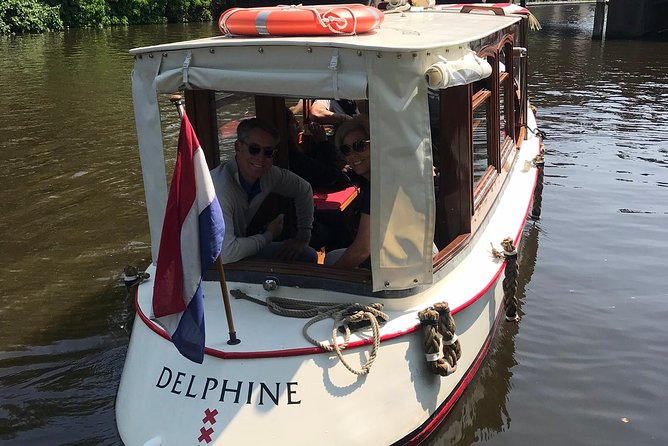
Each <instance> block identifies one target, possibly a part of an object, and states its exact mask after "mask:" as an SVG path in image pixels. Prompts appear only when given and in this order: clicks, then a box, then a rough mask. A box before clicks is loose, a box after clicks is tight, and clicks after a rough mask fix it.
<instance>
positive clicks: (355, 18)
mask: <svg viewBox="0 0 668 446" xmlns="http://www.w3.org/2000/svg"><path fill="white" fill-rule="evenodd" d="M382 22H383V13H382V12H381V11H380V10H378V9H376V8H374V7H372V6H365V5H359V4H350V5H319V6H301V5H299V6H295V5H292V6H273V7H265V8H232V9H228V10H227V11H225V12H224V13H223V14H221V16H220V19H219V20H218V28H220V31H221V32H222V33H223V34H226V35H238V36H328V35H333V34H348V35H350V34H359V33H365V32H369V31H371V30H373V29H375V28H377V27H378V26H380V24H381V23H382Z"/></svg>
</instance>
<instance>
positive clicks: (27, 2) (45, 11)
mask: <svg viewBox="0 0 668 446" xmlns="http://www.w3.org/2000/svg"><path fill="white" fill-rule="evenodd" d="M214 1H216V2H217V3H216V5H217V6H218V7H219V8H220V6H221V5H222V4H224V3H230V0H227V1H225V0H214ZM232 2H235V0H232ZM45 3H47V4H45ZM211 7H212V5H211V0H0V33H1V34H5V33H10V32H41V31H46V30H51V29H62V28H63V25H64V26H68V27H69V26H71V27H75V28H86V27H91V26H114V25H139V24H147V23H166V22H170V23H179V22H202V21H210V20H211V17H212V16H211V9H210V8H211ZM216 17H217V15H216Z"/></svg>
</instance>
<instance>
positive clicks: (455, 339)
mask: <svg viewBox="0 0 668 446" xmlns="http://www.w3.org/2000/svg"><path fill="white" fill-rule="evenodd" d="M457 339H459V338H458V337H457V335H456V334H453V335H452V339H450V340H449V341H443V345H453V344H454V343H455V342H457Z"/></svg>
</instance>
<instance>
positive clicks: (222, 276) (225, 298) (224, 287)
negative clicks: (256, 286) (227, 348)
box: [169, 94, 241, 345]
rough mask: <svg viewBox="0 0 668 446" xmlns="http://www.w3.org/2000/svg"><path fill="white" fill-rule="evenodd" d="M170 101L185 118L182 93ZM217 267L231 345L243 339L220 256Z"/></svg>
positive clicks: (174, 95) (173, 96)
mask: <svg viewBox="0 0 668 446" xmlns="http://www.w3.org/2000/svg"><path fill="white" fill-rule="evenodd" d="M169 101H170V102H171V103H172V104H174V105H175V106H176V110H177V111H178V112H179V118H183V112H184V110H183V103H182V102H181V95H178V94H173V95H172V96H171V97H170V98H169ZM216 267H217V268H218V275H219V276H220V290H221V291H222V293H223V305H225V317H226V318H227V329H228V332H229V334H230V339H229V340H228V341H227V343H228V344H229V345H237V344H238V343H240V342H241V339H239V338H237V332H236V331H235V330H234V321H233V320H232V306H231V305H230V295H229V293H228V292H227V282H226V281H225V269H224V268H223V260H222V259H221V258H220V256H218V258H217V259H216Z"/></svg>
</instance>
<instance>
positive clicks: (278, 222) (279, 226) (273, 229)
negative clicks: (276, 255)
mask: <svg viewBox="0 0 668 446" xmlns="http://www.w3.org/2000/svg"><path fill="white" fill-rule="evenodd" d="M267 231H269V232H270V233H271V239H272V240H276V239H277V238H278V237H279V236H280V235H281V232H283V214H278V217H276V218H274V219H273V220H272V221H270V222H269V224H268V225H267Z"/></svg>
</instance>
